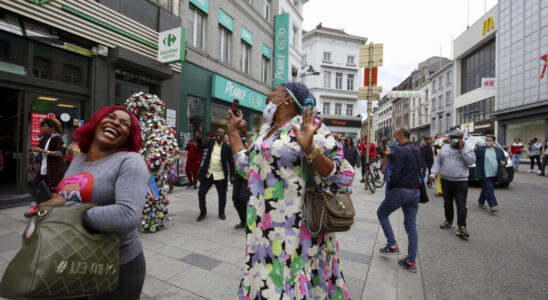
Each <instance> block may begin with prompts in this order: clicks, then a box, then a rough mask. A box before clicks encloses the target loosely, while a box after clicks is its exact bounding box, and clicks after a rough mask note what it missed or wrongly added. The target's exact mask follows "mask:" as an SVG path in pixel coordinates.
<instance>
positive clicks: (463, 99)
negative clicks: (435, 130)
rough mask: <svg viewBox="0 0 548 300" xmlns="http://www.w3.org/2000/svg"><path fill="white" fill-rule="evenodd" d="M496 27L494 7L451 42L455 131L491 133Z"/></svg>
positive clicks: (494, 95) (493, 109)
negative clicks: (456, 129) (453, 57)
mask: <svg viewBox="0 0 548 300" xmlns="http://www.w3.org/2000/svg"><path fill="white" fill-rule="evenodd" d="M497 24H498V5H495V6H494V7H493V8H492V9H490V10H489V11H488V12H487V13H486V14H484V15H483V16H482V17H481V18H479V19H478V20H477V21H476V22H475V23H474V24H472V25H471V26H470V27H469V28H468V29H467V30H466V31H465V32H464V33H462V34H461V35H460V36H459V37H457V38H456V39H455V40H454V42H453V53H454V56H455V59H454V73H455V76H454V90H453V91H454V94H455V97H454V102H453V116H454V120H455V125H456V126H457V127H460V128H461V129H465V130H468V131H470V132H479V133H483V134H489V133H491V134H492V133H494V122H493V116H492V114H493V112H494V111H495V102H496V94H497V90H496V89H495V88H494V87H493V86H492V83H494V82H495V81H494V80H495V75H496V62H497V37H496V36H497V31H498V25H497ZM486 83H487V84H486Z"/></svg>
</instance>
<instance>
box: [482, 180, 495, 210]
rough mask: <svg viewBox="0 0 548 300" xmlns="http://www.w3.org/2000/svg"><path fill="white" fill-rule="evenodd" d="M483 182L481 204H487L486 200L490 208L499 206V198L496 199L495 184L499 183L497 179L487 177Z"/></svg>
mask: <svg viewBox="0 0 548 300" xmlns="http://www.w3.org/2000/svg"><path fill="white" fill-rule="evenodd" d="M480 182H481V194H480V197H479V200H478V202H479V204H480V205H483V204H485V200H487V203H488V204H489V206H490V207H493V206H497V205H498V203H497V197H495V183H496V182H497V177H487V178H483V179H481V180H480Z"/></svg>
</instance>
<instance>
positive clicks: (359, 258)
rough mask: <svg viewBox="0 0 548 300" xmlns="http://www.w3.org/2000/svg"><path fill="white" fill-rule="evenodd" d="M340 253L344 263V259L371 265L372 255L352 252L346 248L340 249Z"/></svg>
mask: <svg viewBox="0 0 548 300" xmlns="http://www.w3.org/2000/svg"><path fill="white" fill-rule="evenodd" d="M339 255H340V256H341V258H342V259H343V264H344V260H349V261H353V262H358V263H361V264H365V265H369V262H370V261H371V256H370V255H366V254H358V253H355V252H350V251H346V250H339Z"/></svg>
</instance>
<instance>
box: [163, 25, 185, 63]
mask: <svg viewBox="0 0 548 300" xmlns="http://www.w3.org/2000/svg"><path fill="white" fill-rule="evenodd" d="M185 44H186V30H185V29H184V28H183V27H178V28H173V29H170V30H167V31H162V32H160V33H159V34H158V61H159V62H162V63H170V64H171V63H177V62H182V61H184V60H185Z"/></svg>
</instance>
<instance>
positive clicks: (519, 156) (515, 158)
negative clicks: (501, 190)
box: [512, 154, 521, 171]
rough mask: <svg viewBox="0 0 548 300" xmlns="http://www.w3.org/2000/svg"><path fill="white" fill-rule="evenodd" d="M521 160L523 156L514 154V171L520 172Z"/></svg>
mask: <svg viewBox="0 0 548 300" xmlns="http://www.w3.org/2000/svg"><path fill="white" fill-rule="evenodd" d="M520 158H521V155H519V154H512V164H513V165H514V170H516V171H517V170H518V166H519V159H520Z"/></svg>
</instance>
